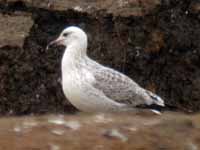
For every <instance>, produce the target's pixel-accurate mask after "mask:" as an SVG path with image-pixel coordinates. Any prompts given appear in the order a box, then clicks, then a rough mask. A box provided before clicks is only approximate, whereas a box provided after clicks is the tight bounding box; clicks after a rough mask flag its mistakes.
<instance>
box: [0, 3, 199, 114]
mask: <svg viewBox="0 0 200 150" xmlns="http://www.w3.org/2000/svg"><path fill="white" fill-rule="evenodd" d="M199 12H200V1H196V0H105V1H92V0H87V1H86V0H84V1H83V0H75V1H68V0H44V1H39V0H0V25H1V26H0V27H1V29H0V114H1V115H5V114H7V115H9V114H11V115H25V114H33V113H34V114H43V113H63V112H65V113H68V112H73V111H74V110H75V109H74V108H73V107H72V106H71V105H70V104H69V102H68V101H67V100H66V98H65V97H64V95H63V93H62V90H61V85H60V80H61V79H60V76H61V75H60V62H61V57H62V54H63V51H62V49H63V48H54V49H52V48H51V49H50V50H49V51H46V50H45V47H46V45H47V43H48V42H50V41H51V40H53V39H55V38H56V37H57V36H58V35H59V33H60V32H61V31H62V30H63V28H65V27H67V26H70V25H76V26H79V27H81V28H82V29H84V30H85V31H86V32H87V34H88V37H89V48H88V53H89V55H90V56H91V57H92V58H93V59H95V60H97V61H98V62H100V63H102V64H104V65H107V66H110V67H113V68H115V69H117V70H119V71H121V72H123V73H125V74H127V75H129V76H130V77H131V78H133V79H134V80H135V81H137V82H138V83H139V84H140V85H142V86H143V87H144V88H147V89H149V90H151V91H153V92H155V93H157V94H158V95H160V96H161V97H162V98H163V99H164V100H165V101H166V104H167V106H168V107H167V108H169V109H170V110H176V111H186V112H198V111H199V110H200V13H199Z"/></svg>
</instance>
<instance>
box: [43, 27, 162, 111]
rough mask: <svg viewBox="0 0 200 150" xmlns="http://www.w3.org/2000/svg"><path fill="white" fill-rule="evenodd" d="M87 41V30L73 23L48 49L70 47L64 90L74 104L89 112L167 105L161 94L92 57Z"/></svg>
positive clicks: (64, 66)
mask: <svg viewBox="0 0 200 150" xmlns="http://www.w3.org/2000/svg"><path fill="white" fill-rule="evenodd" d="M87 43H88V41H87V35H86V33H85V32H84V31H83V30H82V29H80V28H78V27H75V26H71V27H68V28H66V29H64V30H63V31H62V33H61V34H60V36H59V37H58V38H57V39H56V40H55V41H52V42H51V43H49V45H48V46H47V49H48V47H49V46H50V45H53V44H57V45H63V46H65V47H66V49H65V52H64V55H63V58H62V89H63V91H64V94H65V96H66V97H67V99H68V100H69V101H70V102H71V103H72V105H74V106H75V107H76V108H78V109H79V110H81V111H85V112H106V111H107V112H113V111H129V110H136V108H135V107H136V106H138V105H143V104H145V105H151V104H156V105H160V106H164V101H163V100H162V99H161V98H160V97H159V96H157V95H155V94H153V93H152V92H150V91H148V90H145V89H143V88H142V87H140V86H139V85H138V84H137V83H135V82H134V81H133V80H132V79H130V78H129V77H128V76H126V75H124V74H122V73H120V72H118V71H116V70H114V69H111V68H108V67H105V66H103V65H101V64H99V63H97V62H96V61H94V60H92V59H90V58H89V57H88V56H87Z"/></svg>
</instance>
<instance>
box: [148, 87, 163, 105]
mask: <svg viewBox="0 0 200 150" xmlns="http://www.w3.org/2000/svg"><path fill="white" fill-rule="evenodd" d="M146 92H147V94H148V95H149V96H150V98H151V99H152V104H156V105H159V106H162V107H164V106H165V102H164V100H163V99H162V98H160V97H159V96H158V95H156V94H154V93H152V92H151V91H147V90H146Z"/></svg>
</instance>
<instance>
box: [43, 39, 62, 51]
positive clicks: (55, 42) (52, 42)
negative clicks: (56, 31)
mask: <svg viewBox="0 0 200 150" xmlns="http://www.w3.org/2000/svg"><path fill="white" fill-rule="evenodd" d="M63 40H64V39H62V38H57V39H56V40H54V41H51V42H50V43H49V44H48V45H47V47H46V50H48V49H49V47H50V46H52V45H62V42H63Z"/></svg>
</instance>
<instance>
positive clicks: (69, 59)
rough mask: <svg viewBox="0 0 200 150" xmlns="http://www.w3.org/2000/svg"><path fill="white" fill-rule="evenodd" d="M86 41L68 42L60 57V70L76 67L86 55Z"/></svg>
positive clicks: (67, 70)
mask: <svg viewBox="0 0 200 150" xmlns="http://www.w3.org/2000/svg"><path fill="white" fill-rule="evenodd" d="M86 51H87V43H83V42H74V43H71V44H69V45H68V46H67V47H66V49H65V52H64V55H63V58H62V72H65V71H66V72H69V71H70V70H72V69H76V67H77V66H79V65H78V64H80V63H81V61H82V60H83V59H85V58H86V57H87V53H86Z"/></svg>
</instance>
